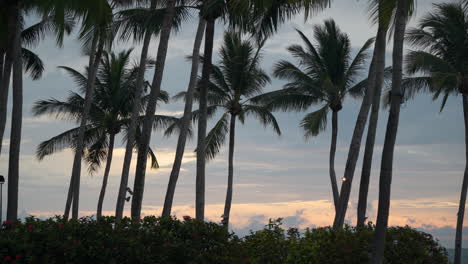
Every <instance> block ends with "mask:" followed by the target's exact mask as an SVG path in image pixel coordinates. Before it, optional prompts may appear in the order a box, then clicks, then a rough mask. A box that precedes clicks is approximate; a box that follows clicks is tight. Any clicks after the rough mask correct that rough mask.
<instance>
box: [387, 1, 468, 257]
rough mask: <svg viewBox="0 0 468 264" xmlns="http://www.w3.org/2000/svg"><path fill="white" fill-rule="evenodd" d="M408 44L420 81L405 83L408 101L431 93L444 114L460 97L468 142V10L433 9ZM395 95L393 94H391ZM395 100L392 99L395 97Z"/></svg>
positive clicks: (409, 63) (412, 70)
mask: <svg viewBox="0 0 468 264" xmlns="http://www.w3.org/2000/svg"><path fill="white" fill-rule="evenodd" d="M406 38H407V40H408V41H409V42H410V44H411V45H412V46H413V47H415V48H418V50H413V51H410V52H409V53H408V54H407V57H406V71H407V72H408V74H411V75H416V76H417V77H408V78H405V79H404V80H403V91H404V96H405V100H408V99H411V98H413V97H414V96H415V95H416V94H417V93H419V92H430V93H432V94H433V98H434V100H435V99H437V98H440V97H442V106H441V111H442V110H443V109H444V107H445V104H446V102H447V99H448V97H449V96H450V95H459V94H460V95H461V97H462V105H463V112H464V118H465V141H466V142H468V67H467V66H468V46H467V45H466V43H467V41H468V7H467V6H466V5H463V4H462V3H443V4H436V5H434V11H432V12H430V13H429V14H427V15H425V16H424V17H422V18H421V20H420V22H419V24H418V26H417V27H416V28H413V29H410V30H408V32H407V37H406ZM392 95H393V91H392ZM392 100H393V97H392ZM466 149H467V153H466V154H467V161H466V163H467V168H465V173H464V177H463V183H462V188H461V195H460V204H459V208H458V218H457V229H456V238H455V259H454V263H456V264H460V263H461V248H462V230H463V219H464V214H465V203H466V194H467V188H468V143H467V147H466Z"/></svg>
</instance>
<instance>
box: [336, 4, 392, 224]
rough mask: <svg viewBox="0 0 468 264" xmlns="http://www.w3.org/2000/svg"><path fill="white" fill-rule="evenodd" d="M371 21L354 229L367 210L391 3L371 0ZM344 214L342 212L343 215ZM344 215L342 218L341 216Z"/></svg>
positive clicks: (362, 222) (360, 222) (362, 219)
mask: <svg viewBox="0 0 468 264" xmlns="http://www.w3.org/2000/svg"><path fill="white" fill-rule="evenodd" d="M370 6H371V8H370V9H371V16H372V20H373V21H374V22H375V23H377V24H378V29H377V36H376V43H375V48H374V58H373V61H372V63H371V70H370V72H369V77H368V79H369V89H370V90H372V91H373V98H372V108H371V113H370V119H369V127H368V129H367V138H366V146H365V149H364V158H363V164H362V170H361V180H360V184H359V200H358V208H357V224H356V225H357V227H358V228H362V227H364V224H365V221H366V219H367V217H366V210H367V197H368V193H369V183H370V176H371V169H372V158H373V155H374V145H375V137H376V133H377V124H378V119H379V110H380V98H381V94H382V87H383V83H384V77H385V76H384V68H385V50H386V43H387V42H386V38H387V33H388V28H389V22H390V21H389V20H390V17H389V15H388V14H389V11H388V10H393V9H394V8H395V7H394V2H393V3H392V2H390V1H383V0H379V1H371V3H370ZM344 214H345V213H344ZM343 216H344V215H343Z"/></svg>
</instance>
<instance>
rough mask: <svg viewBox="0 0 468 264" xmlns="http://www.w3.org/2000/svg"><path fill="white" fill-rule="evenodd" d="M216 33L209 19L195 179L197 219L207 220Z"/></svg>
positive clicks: (201, 84) (213, 21)
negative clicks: (208, 142) (208, 136)
mask: <svg viewBox="0 0 468 264" xmlns="http://www.w3.org/2000/svg"><path fill="white" fill-rule="evenodd" d="M214 31H215V18H207V20H206V33H205V51H204V56H205V57H204V60H203V69H202V79H201V82H200V102H199V111H200V117H199V119H198V138H197V175H196V179H195V217H196V219H197V220H200V221H204V220H205V164H206V159H205V156H206V142H205V137H206V126H207V96H208V83H209V81H210V75H211V68H212V65H211V63H212V62H211V60H212V57H213V40H214Z"/></svg>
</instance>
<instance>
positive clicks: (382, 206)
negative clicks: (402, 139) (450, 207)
mask: <svg viewBox="0 0 468 264" xmlns="http://www.w3.org/2000/svg"><path fill="white" fill-rule="evenodd" d="M409 1H410V0H399V1H398V5H397V11H396V17H395V19H396V21H395V35H394V44H393V76H392V95H391V105H390V114H389V116H388V123H387V131H386V133H385V142H384V147H383V150H382V165H381V169H380V182H379V207H378V210H377V224H376V228H375V233H374V242H373V246H372V258H371V263H372V264H381V263H382V261H383V257H384V248H385V234H386V232H387V226H388V216H389V212H390V194H391V184H392V169H393V154H394V150H395V142H396V137H397V132H398V123H399V119H400V107H401V101H402V91H401V81H402V78H403V44H404V37H405V31H406V23H407V14H408V12H407V9H408V2H409Z"/></svg>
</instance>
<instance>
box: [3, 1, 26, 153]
mask: <svg viewBox="0 0 468 264" xmlns="http://www.w3.org/2000/svg"><path fill="white" fill-rule="evenodd" d="M1 7H2V11H1V12H2V16H1V18H2V21H1V22H3V23H2V26H1V33H2V35H3V36H4V38H2V41H1V43H0V45H1V47H2V53H1V57H2V79H1V80H0V81H1V83H0V153H1V145H2V144H1V142H3V134H4V131H5V126H6V116H7V112H6V111H7V99H8V90H9V86H10V76H11V73H12V71H13V70H12V69H13V63H14V61H15V58H19V55H20V46H21V45H20V43H21V39H20V36H19V32H20V30H19V28H20V27H21V26H20V24H21V9H22V3H21V2H20V1H18V0H9V1H4V2H3V3H2V4H1ZM3 57H4V59H3ZM17 88H18V86H17ZM16 101H17V103H18V100H16Z"/></svg>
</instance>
